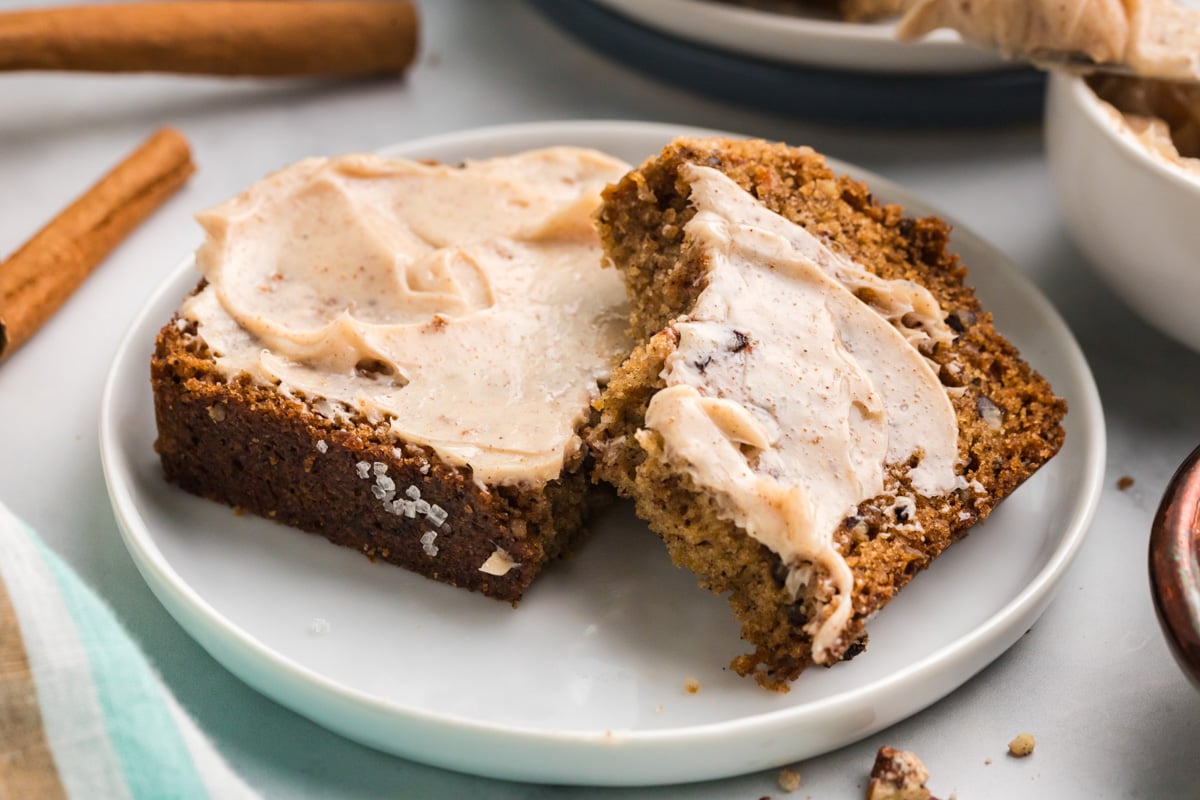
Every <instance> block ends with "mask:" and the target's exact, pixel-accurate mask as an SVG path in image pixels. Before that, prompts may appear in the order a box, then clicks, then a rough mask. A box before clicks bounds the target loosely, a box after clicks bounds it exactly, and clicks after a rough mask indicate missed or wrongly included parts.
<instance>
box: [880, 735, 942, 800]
mask: <svg viewBox="0 0 1200 800" xmlns="http://www.w3.org/2000/svg"><path fill="white" fill-rule="evenodd" d="M928 780H929V770H927V769H925V765H924V764H922V763H921V759H919V758H917V757H916V756H915V755H913V754H912V753H909V752H906V751H904V750H897V749H895V748H894V747H881V748H879V753H878V754H876V756H875V766H874V767H872V768H871V782H870V784H868V785H867V800H936V798H934V797H933V796H932V795H931V794H930V793H929V790H928V789H926V788H925V782H926V781H928Z"/></svg>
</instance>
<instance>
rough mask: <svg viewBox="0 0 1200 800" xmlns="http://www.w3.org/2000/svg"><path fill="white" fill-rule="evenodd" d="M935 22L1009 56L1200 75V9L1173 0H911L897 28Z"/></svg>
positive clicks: (913, 34)
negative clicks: (1088, 61)
mask: <svg viewBox="0 0 1200 800" xmlns="http://www.w3.org/2000/svg"><path fill="white" fill-rule="evenodd" d="M938 28H952V29H954V30H956V31H958V32H959V33H960V34H962V36H963V37H964V38H965V39H967V40H968V41H972V42H974V43H976V44H979V45H982V46H985V47H994V48H996V49H997V50H999V51H1000V52H1001V53H1003V54H1004V55H1006V56H1008V57H1010V58H1027V59H1031V60H1034V61H1037V60H1038V58H1039V57H1041V58H1047V59H1050V60H1054V59H1055V57H1056V56H1070V55H1080V56H1085V57H1087V58H1089V59H1091V60H1092V61H1094V62H1096V63H1098V64H1109V63H1111V64H1122V65H1126V66H1128V67H1129V68H1130V69H1131V70H1132V71H1133V72H1135V73H1137V74H1139V75H1143V76H1146V77H1155V78H1176V79H1189V78H1200V10H1197V9H1194V8H1185V7H1184V6H1182V5H1180V4H1179V3H1177V2H1173V0H917V2H916V3H915V4H914V5H913V6H912V8H910V10H909V12H908V13H907V15H906V16H905V17H904V19H903V20H902V21H901V23H900V27H899V29H898V30H897V35H898V36H899V37H900V38H902V39H912V38H917V37H920V36H923V35H925V34H927V33H929V32H930V31H933V30H936V29H938Z"/></svg>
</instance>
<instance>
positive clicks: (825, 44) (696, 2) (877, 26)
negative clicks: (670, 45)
mask: <svg viewBox="0 0 1200 800" xmlns="http://www.w3.org/2000/svg"><path fill="white" fill-rule="evenodd" d="M593 2H595V3H598V4H600V5H602V6H606V7H608V8H610V9H612V10H613V11H616V12H618V13H620V14H624V15H625V16H627V17H629V18H630V19H633V20H636V21H637V22H640V23H641V24H643V25H646V26H647V27H650V28H654V29H655V30H658V31H660V32H662V33H669V34H672V35H675V36H679V37H682V38H684V39H688V40H690V41H692V42H697V43H700V44H706V45H710V46H712V47H717V48H719V49H722V50H728V51H730V52H734V53H740V54H741V55H746V56H752V57H755V58H765V59H768V60H770V61H781V62H784V63H787V64H803V65H806V66H811V67H826V68H829V69H837V70H848V71H851V72H875V73H901V74H911V73H925V74H930V73H963V72H979V71H983V70H994V69H1012V68H1013V64H1012V63H1011V62H1007V61H1005V60H1004V59H1002V58H1000V56H998V55H996V54H995V53H994V52H992V51H990V50H983V49H981V48H978V47H975V46H973V45H970V44H967V43H965V42H964V41H963V40H962V39H961V38H959V36H958V34H956V33H954V32H952V31H936V32H934V33H933V34H931V35H929V36H927V37H925V38H924V39H922V40H921V41H919V42H900V41H897V40H896V36H895V34H896V23H895V22H894V21H884V22H874V23H852V22H840V21H838V20H835V19H830V18H829V17H828V16H824V17H822V16H821V15H820V14H818V13H803V12H802V13H798V14H795V15H792V14H774V13H771V12H768V11H760V10H757V9H753V8H744V7H740V6H737V5H731V4H728V3H714V2H704V1H703V0H593Z"/></svg>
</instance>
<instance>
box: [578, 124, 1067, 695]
mask: <svg viewBox="0 0 1200 800" xmlns="http://www.w3.org/2000/svg"><path fill="white" fill-rule="evenodd" d="M598 219H599V221H600V232H601V238H602V239H603V242H604V247H605V250H606V253H607V255H608V257H609V258H610V259H611V261H612V262H613V263H614V264H615V265H616V267H617V268H618V269H619V270H620V271H621V273H622V274H623V276H624V278H625V281H626V285H627V288H628V290H629V296H630V298H631V300H632V306H633V310H632V315H631V322H632V328H633V331H634V334H635V336H636V338H638V339H639V340H640V341H639V344H638V345H637V347H636V348H635V349H634V351H633V354H632V355H631V356H630V358H629V359H628V360H627V361H626V362H625V363H624V364H623V365H622V366H621V367H620V368H619V369H618V370H617V371H616V372H615V373H614V375H613V377H612V380H611V381H610V383H609V384H608V387H607V388H606V390H605V392H604V394H603V395H602V397H601V399H600V401H599V403H598V404H597V407H598V408H599V409H600V411H601V421H600V423H599V424H598V425H597V426H596V427H595V428H594V429H593V430H592V431H591V433H590V435H589V439H590V441H591V443H592V445H593V448H594V449H595V451H596V452H597V467H596V474H597V476H598V478H600V479H602V480H606V481H609V482H611V483H613V484H615V485H616V486H617V488H618V490H619V491H620V492H621V493H622V494H624V495H627V496H630V497H632V498H634V500H635V501H636V507H637V512H638V514H639V515H640V516H641V517H642V518H643V519H645V520H646V521H647V522H648V523H649V525H650V527H651V529H652V530H654V531H655V532H656V533H657V534H659V535H660V536H661V537H662V538H663V540H664V541H665V542H666V545H667V549H668V551H669V552H670V555H671V557H672V559H673V560H674V561H675V563H676V564H678V565H680V566H682V567H685V568H687V569H690V570H692V571H693V572H695V573H696V574H697V576H698V577H699V579H700V582H701V583H702V584H703V585H704V586H707V587H708V588H709V589H711V590H712V591H714V592H719V593H728V596H729V602H730V604H731V605H732V607H733V610H734V613H735V614H736V616H737V617H738V619H739V620H740V621H741V623H742V636H743V638H744V639H746V640H747V641H748V642H749V643H750V644H751V646H752V647H753V648H754V651H753V652H752V653H750V654H747V655H742V656H739V657H737V658H736V659H734V661H733V667H734V668H735V669H736V670H737V671H738V672H740V673H742V674H753V675H754V676H755V677H756V678H757V680H758V681H759V682H760V683H761V684H763V685H764V686H768V687H771V688H776V689H783V688H786V686H787V683H788V682H789V681H791V680H793V679H795V678H796V677H797V676H798V675H799V674H800V672H801V671H802V670H803V669H805V668H806V667H807V666H809V665H810V664H813V663H817V664H823V665H831V664H834V663H836V662H838V661H840V660H843V659H847V658H850V657H852V656H854V655H855V654H857V653H858V652H859V651H860V650H861V649H862V648H863V646H864V643H865V641H866V631H865V627H864V626H865V624H866V621H867V619H868V618H870V617H871V616H872V615H873V614H875V613H876V612H877V611H879V609H880V608H882V607H883V606H884V605H885V604H886V603H887V602H888V601H889V600H890V599H891V598H892V597H893V596H894V595H895V593H896V591H897V590H899V589H900V588H901V587H902V586H903V585H904V584H906V583H907V582H908V581H909V580H910V579H911V578H912V577H913V576H914V575H915V574H916V573H917V572H919V571H920V570H921V569H923V568H924V567H926V566H927V565H928V564H929V563H930V561H931V560H932V559H933V558H935V557H936V556H937V555H938V554H939V553H941V552H942V551H943V550H944V549H945V548H946V547H947V546H949V545H950V544H951V543H952V542H953V541H954V540H956V539H957V538H959V537H961V536H962V535H963V534H964V533H965V532H966V531H967V530H968V528H970V526H972V525H973V524H975V523H976V522H978V521H979V520H981V519H983V518H984V517H986V516H987V515H988V513H989V512H990V511H991V510H992V509H993V508H994V507H995V506H996V504H997V503H998V502H1000V500H1001V499H1003V498H1004V497H1006V496H1007V495H1009V494H1010V493H1011V492H1012V491H1013V490H1014V489H1016V487H1017V486H1018V485H1019V484H1020V483H1021V482H1022V481H1024V480H1025V479H1026V478H1028V477H1029V476H1030V475H1032V474H1033V473H1034V471H1035V470H1036V469H1037V468H1038V467H1039V466H1041V465H1042V464H1044V463H1045V462H1046V461H1047V459H1049V458H1050V457H1051V456H1053V455H1054V453H1055V452H1057V450H1058V449H1059V447H1060V446H1061V444H1062V440H1063V430H1062V427H1061V425H1060V422H1061V420H1062V418H1063V415H1064V414H1065V413H1066V406H1065V403H1064V402H1063V401H1062V400H1060V399H1058V398H1056V397H1055V396H1054V395H1053V394H1052V392H1051V390H1050V387H1049V386H1048V385H1047V383H1046V381H1045V380H1043V379H1042V378H1041V376H1039V375H1038V374H1037V373H1036V372H1034V371H1032V370H1031V369H1030V368H1029V366H1028V365H1027V364H1026V363H1025V362H1024V361H1022V360H1021V358H1020V357H1019V355H1018V353H1017V352H1016V350H1015V349H1014V348H1013V346H1012V345H1011V344H1009V343H1008V342H1007V341H1006V340H1005V339H1004V338H1003V337H1001V336H1000V334H999V333H997V332H996V330H995V329H994V327H993V326H992V321H991V318H990V316H989V315H988V314H987V313H986V312H985V311H984V310H983V309H982V308H980V305H979V303H978V301H977V300H976V299H975V296H974V294H973V293H972V291H971V290H970V289H969V288H967V287H966V286H965V285H964V283H963V278H964V276H965V271H964V269H963V268H962V267H961V265H960V264H959V262H958V259H957V258H956V257H955V256H954V255H952V254H950V253H949V252H947V249H946V245H947V237H948V233H949V229H948V227H947V226H946V225H945V224H944V223H943V222H941V221H939V220H937V219H933V218H926V219H910V218H906V217H904V216H903V215H902V211H901V209H900V208H898V207H896V206H881V205H879V204H877V203H876V202H875V200H874V198H873V197H872V196H871V194H870V191H869V189H868V188H867V187H866V186H864V185H863V184H861V183H858V182H856V181H853V180H850V179H848V178H845V177H838V176H836V175H834V174H833V173H832V172H831V171H830V170H829V168H828V167H827V166H826V164H825V162H824V160H823V159H822V157H821V156H819V155H817V154H816V153H814V152H812V151H811V150H809V149H807V148H791V147H787V146H784V145H778V144H768V143H766V142H761V141H729V140H723V139H680V140H677V141H675V142H673V143H672V144H671V145H669V146H668V147H667V148H666V149H665V150H664V151H663V152H662V153H661V154H660V155H658V156H656V157H654V158H651V159H649V160H648V161H646V162H645V163H644V164H642V165H641V166H640V167H639V168H638V169H636V170H634V171H633V172H631V173H629V174H628V175H626V176H625V177H624V178H623V179H622V180H621V181H620V182H619V183H617V184H616V185H615V186H612V187H610V188H609V189H608V190H606V192H605V195H604V205H603V206H602V207H601V210H600V213H599V216H598Z"/></svg>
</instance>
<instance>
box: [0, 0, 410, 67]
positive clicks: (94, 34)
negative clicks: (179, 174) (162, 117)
mask: <svg viewBox="0 0 1200 800" xmlns="http://www.w3.org/2000/svg"><path fill="white" fill-rule="evenodd" d="M416 50H417V12H416V9H415V8H414V6H413V4H412V3H410V2H408V0H232V1H226V0H206V2H194V1H193V2H186V0H185V1H184V2H174V3H123V4H115V5H99V6H74V7H65V8H64V7H58V8H49V9H40V10H34V11H13V12H8V13H0V70H79V71H89V72H182V73H192V74H205V75H246V76H263V77H269V76H284V75H338V76H348V75H372V74H383V73H396V72H400V71H402V70H404V69H405V68H406V67H408V65H409V64H410V63H411V62H412V60H413V57H414V55H415V54H416Z"/></svg>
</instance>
